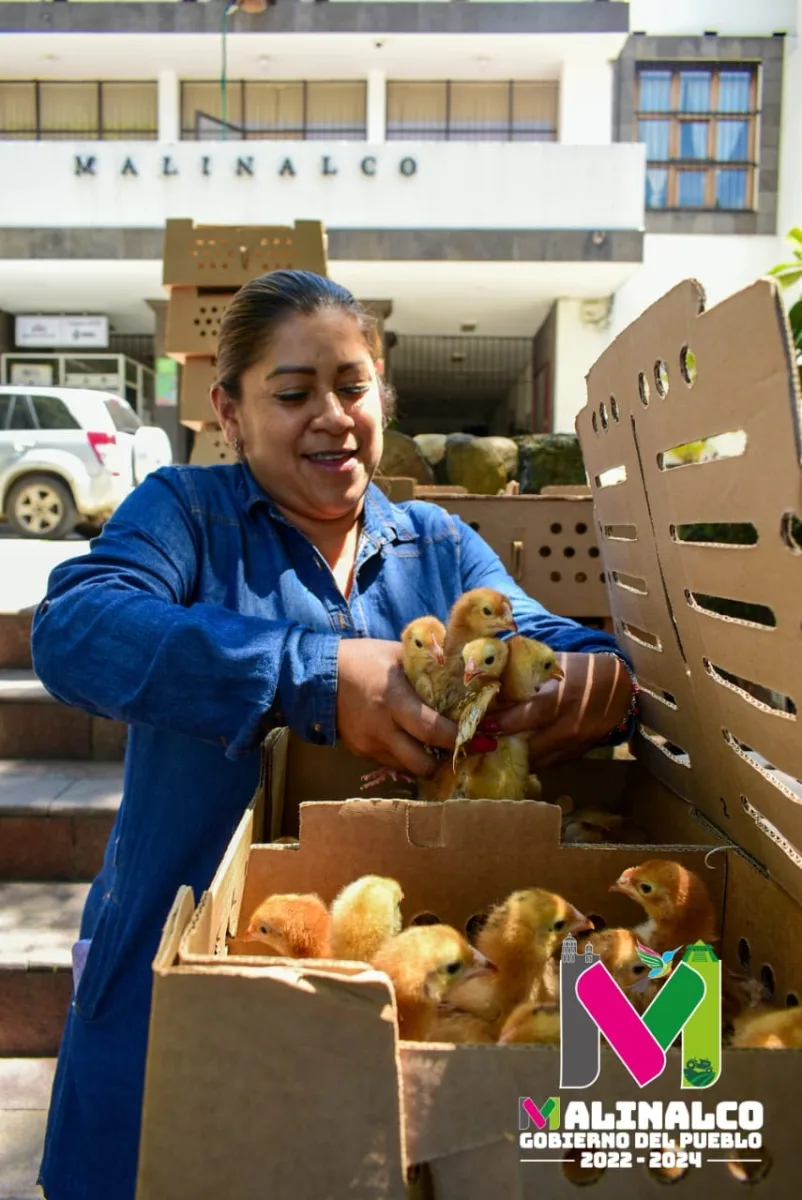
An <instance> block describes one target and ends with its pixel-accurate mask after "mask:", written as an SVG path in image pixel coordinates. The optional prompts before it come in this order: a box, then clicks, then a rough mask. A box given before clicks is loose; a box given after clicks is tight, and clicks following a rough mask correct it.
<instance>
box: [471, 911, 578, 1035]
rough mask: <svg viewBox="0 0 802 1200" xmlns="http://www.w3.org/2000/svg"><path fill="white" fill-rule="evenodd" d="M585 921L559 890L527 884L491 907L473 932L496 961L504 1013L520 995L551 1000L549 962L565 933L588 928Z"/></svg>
mask: <svg viewBox="0 0 802 1200" xmlns="http://www.w3.org/2000/svg"><path fill="white" fill-rule="evenodd" d="M592 928H593V926H592V925H591V923H590V921H588V919H587V918H586V917H584V916H583V915H582V913H581V912H579V911H578V910H577V909H576V908H574V906H573V904H569V902H568V901H567V900H564V899H563V897H562V896H558V895H556V894H555V893H554V892H547V891H544V890H543V889H542V888H526V889H524V890H522V891H519V892H513V893H512V895H511V896H508V897H507V899H506V900H505V901H504V902H503V903H502V904H499V905H497V906H496V907H495V908H494V909H492V911H491V913H490V916H489V917H488V919H487V921H486V922H485V924H484V926H483V928H482V929H481V930H480V932H479V934H478V935H477V938H476V944H477V946H478V948H479V950H480V951H481V952H482V954H484V955H485V956H486V957H487V958H489V959H490V961H491V962H492V963H493V964H494V965H495V967H496V972H497V984H496V986H497V988H498V995H499V1001H500V1005H501V1009H502V1012H503V1013H504V1015H505V1017H506V1016H507V1015H509V1013H511V1012H512V1010H513V1009H514V1008H515V1007H516V1006H517V1005H519V1004H523V1002H524V1001H529V1002H531V1003H533V1004H534V1003H536V1002H538V1001H546V1002H549V1001H556V999H557V977H556V975H555V978H554V979H551V978H550V977H549V975H550V972H549V967H550V964H551V963H552V960H553V957H554V955H555V954H556V953H557V952H558V951H559V949H560V947H561V946H562V943H563V941H564V939H565V938H566V937H567V936H568V934H569V933H571V934H577V933H581V932H583V931H585V930H590V929H592Z"/></svg>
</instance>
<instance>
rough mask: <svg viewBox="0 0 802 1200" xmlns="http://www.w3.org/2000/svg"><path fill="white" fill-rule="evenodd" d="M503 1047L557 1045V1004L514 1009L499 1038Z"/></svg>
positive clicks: (530, 1005) (523, 1006)
mask: <svg viewBox="0 0 802 1200" xmlns="http://www.w3.org/2000/svg"><path fill="white" fill-rule="evenodd" d="M498 1040H499V1042H500V1043H501V1045H502V1046H512V1045H521V1044H537V1045H541V1046H548V1045H556V1044H557V1043H558V1042H559V1040H560V1010H559V1008H558V1007H557V1005H556V1004H531V1003H530V1002H529V1001H528V1000H527V1001H526V1002H525V1003H523V1004H519V1005H518V1006H517V1008H514V1009H513V1011H512V1012H511V1013H510V1015H509V1017H508V1018H507V1020H506V1021H505V1023H504V1028H503V1029H502V1031H501V1035H500V1036H499V1039H498Z"/></svg>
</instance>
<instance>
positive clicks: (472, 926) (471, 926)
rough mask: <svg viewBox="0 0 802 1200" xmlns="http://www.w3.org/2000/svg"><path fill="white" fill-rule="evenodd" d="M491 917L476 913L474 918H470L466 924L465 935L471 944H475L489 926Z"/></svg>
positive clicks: (487, 914)
mask: <svg viewBox="0 0 802 1200" xmlns="http://www.w3.org/2000/svg"><path fill="white" fill-rule="evenodd" d="M489 916H490V914H489V913H486V912H478V913H474V914H473V916H472V917H468V920H467V921H466V922H465V934H466V936H467V938H468V941H469V942H473V941H475V940H476V938H477V937H478V936H479V934H480V933H481V932H482V930H483V929H484V927H485V925H486V924H487V918H488V917H489Z"/></svg>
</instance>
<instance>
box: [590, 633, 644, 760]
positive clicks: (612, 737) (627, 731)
mask: <svg viewBox="0 0 802 1200" xmlns="http://www.w3.org/2000/svg"><path fill="white" fill-rule="evenodd" d="M596 653H597V654H609V655H610V656H611V657H612V658H617V659H618V661H619V662H620V663H621V665H622V666H623V667H625V668H626V671H627V673H628V675H629V678H630V680H631V681H632V695H631V697H630V701H629V708H628V709H627V711H626V714H625V716H624V719H623V721H621V722H620V723H619V724H618V725H616V726H615V728H614V729H611V730H610V732H609V733H607V734H605V735H604V737H603V738H602V739H601V741H600V742H599V743H598V744H599V745H600V746H609V745H610V744H611V743H612V742H613V741H616V742H617V741H618V740H619V739H620V738H622V737H624V736H625V735H626V737H627V740H628V739H629V737H631V736H632V734H633V733H634V732H635V723H636V722H637V721H638V719H639V718H640V700H639V699H638V697H639V696H640V686H639V684H638V680H637V678H636V676H635V672H634V671H633V670H632V667H630V665H629V663H628V662H626V661H625V660H624V659H623V658H622V657H621V655H620V654H616V653H615V651H614V650H597V651H596Z"/></svg>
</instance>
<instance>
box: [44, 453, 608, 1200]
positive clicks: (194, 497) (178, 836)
mask: <svg viewBox="0 0 802 1200" xmlns="http://www.w3.org/2000/svg"><path fill="white" fill-rule="evenodd" d="M480 585H486V586H490V587H495V588H498V589H499V590H500V591H502V592H504V593H506V594H507V595H508V596H509V597H510V599H511V601H512V604H513V611H514V614H515V619H516V621H517V623H518V627H519V629H520V631H521V632H522V633H524V634H529V635H531V636H534V637H538V638H540V639H542V640H543V641H546V642H548V643H549V644H550V645H551V646H553V647H554V648H555V649H559V650H565V651H582V652H589V653H592V652H596V651H600V652H608V653H609V652H614V653H616V652H617V650H616V646H615V642H614V641H613V639H612V638H611V637H610V636H609V635H607V634H604V633H600V632H598V631H595V630H590V629H586V628H584V627H582V626H580V625H578V624H576V623H575V622H573V621H570V620H567V619H565V618H561V617H557V616H554V615H552V614H550V613H548V612H546V610H545V609H544V608H543V607H542V606H541V605H539V604H538V603H537V602H536V601H535V600H533V599H530V598H529V597H528V596H527V595H526V594H525V593H524V592H523V591H522V590H521V589H520V588H519V587H518V585H517V584H516V583H515V582H514V581H513V579H512V578H511V577H510V576H509V575H508V574H507V572H506V571H505V569H504V567H503V566H502V563H501V561H500V560H499V558H498V557H497V556H496V555H495V554H494V552H493V551H492V550H491V549H490V548H489V546H487V544H486V543H485V542H484V541H483V540H482V539H481V537H480V536H479V535H478V534H477V533H475V532H474V531H473V530H472V529H471V528H469V527H468V526H467V525H466V524H465V523H464V522H462V521H461V520H460V519H459V518H458V517H456V516H452V515H450V514H449V513H447V512H446V511H445V510H444V509H442V508H440V507H439V506H437V505H434V504H425V503H422V502H416V501H413V502H410V503H407V504H403V505H393V504H391V503H390V502H389V501H388V500H387V499H386V498H385V497H384V495H383V494H382V493H381V492H380V491H379V489H378V488H376V487H374V486H373V485H371V486H370V488H369V489H368V493H367V496H366V500H365V512H364V524H363V532H362V535H361V540H360V544H359V548H358V552H357V559H356V569H355V572H354V583H353V587H352V590H351V594H350V596H349V597H348V599H346V598H345V597H344V596H343V595H342V593H341V592H340V590H339V589H338V587H337V584H336V582H335V580H334V577H333V575H332V572H331V570H330V568H329V566H328V564H327V563H326V562H325V560H324V558H323V557H322V555H321V554H320V553H319V551H318V550H316V549H315V547H314V546H313V545H312V544H311V542H310V541H309V540H308V539H307V538H306V537H305V535H304V534H302V533H301V532H300V531H299V530H298V529H297V528H296V527H295V526H293V525H292V524H291V523H290V522H289V521H288V520H287V519H286V518H284V517H283V516H282V515H281V514H280V513H279V512H278V510H277V509H276V507H275V505H274V504H273V503H272V501H271V500H270V499H269V497H268V496H267V495H266V493H265V492H264V491H263V490H262V488H261V487H260V486H259V485H258V484H257V483H256V481H255V479H254V478H253V476H252V475H251V473H250V471H249V469H248V468H247V466H245V465H244V464H236V465H234V466H218V467H200V468H199V467H167V468H164V469H162V470H160V471H157V472H155V473H153V474H151V475H149V476H148V477H147V478H146V479H145V480H144V482H143V483H141V484H140V485H139V486H138V487H137V488H136V489H135V490H134V491H133V493H132V494H131V495H130V496H129V497H128V498H127V499H126V500H125V502H124V503H123V504H122V505H121V507H120V508H119V509H118V510H117V513H116V514H115V515H114V517H112V519H111V520H110V521H109V522H108V523H107V525H106V527H105V529H104V531H103V534H102V536H101V537H100V538H98V539H97V540H95V541H94V542H93V543H92V546H91V550H90V552H89V553H88V554H85V555H83V556H81V557H78V558H73V559H70V560H69V561H67V562H65V563H63V564H62V565H61V566H58V567H56V569H55V570H54V571H53V573H52V575H51V577H50V582H49V590H48V593H47V596H46V598H45V599H44V600H43V601H42V603H41V604H40V606H39V609H38V611H37V613H36V616H35V620H34V625H33V660H34V667H35V670H36V673H37V674H38V676H39V677H40V679H41V680H42V682H43V683H44V685H45V687H46V688H47V689H48V691H50V692H51V693H52V694H53V695H54V696H56V697H57V698H58V699H59V700H62V701H64V702H65V703H67V704H72V705H77V706H78V707H79V708H83V709H86V710H87V711H89V712H92V713H96V714H99V715H101V716H106V717H113V718H115V719H117V720H119V721H125V722H127V723H128V724H129V726H130V730H129V738H128V748H127V752H126V757H125V769H124V786H123V799H122V804H121V806H120V810H119V814H118V817H117V821H116V823H115V826H114V829H113V831H112V834H111V837H110V839H109V844H108V846H107V849H106V854H105V860H104V864H103V867H102V870H101V872H100V874H99V875H98V877H97V878H96V879H95V881H94V883H93V885H92V888H91V890H90V893H89V897H88V900H87V903H86V908H85V911H84V915H83V921H82V926H81V937H82V938H86V939H91V945H90V948H89V953H88V957H87V960H86V965H85V968H84V971H83V974H82V976H81V978H80V982H79V984H78V987H77V991H76V994H75V995H74V997H73V1000H72V1003H71V1006H70V1011H69V1015H68V1019H67V1025H66V1029H65V1033H64V1038H63V1041H62V1046H61V1050H60V1053H59V1061H58V1069H57V1073H56V1080H55V1085H54V1090H53V1098H52V1101H51V1108H50V1115H49V1121H48V1129H47V1139H46V1145H45V1156H44V1161H43V1164H42V1173H41V1178H40V1182H41V1183H42V1185H43V1187H44V1189H45V1194H46V1196H47V1198H48V1200H109V1198H110V1197H113V1198H114V1200H131V1198H132V1197H133V1195H134V1190H135V1177H136V1160H137V1150H138V1138H139V1124H140V1110H141V1103H142V1091H143V1082H144V1068H145V1054H146V1045H147V1028H148V1018H149V1010H150V993H151V962H152V959H153V956H154V954H155V951H156V948H157V945H158V941H159V937H160V934H161V930H162V926H163V924H164V921H165V919H166V917H167V913H168V911H169V909H170V907H171V905H172V902H173V900H174V899H175V895H176V891H177V889H178V887H179V886H180V885H181V884H189V885H191V887H192V889H193V891H194V893H195V896H196V897H198V896H199V895H200V893H201V892H202V891H203V890H204V889H205V888H207V887H208V885H209V883H210V881H211V878H212V875H213V874H214V871H215V869H216V867H217V864H218V863H219V861H220V858H221V857H222V854H223V851H224V849H225V847H226V844H227V842H228V840H229V838H230V837H231V834H232V833H233V830H234V828H235V826H236V824H237V821H238V820H239V818H240V817H241V815H242V813H243V811H244V809H245V807H246V805H247V804H248V802H249V800H250V798H251V796H252V794H253V792H254V790H255V788H256V786H257V783H258V778H259V767H260V757H259V746H260V743H261V741H262V739H263V738H264V736H265V734H266V733H267V731H268V730H269V729H271V728H272V727H274V726H278V725H286V726H289V727H290V728H291V729H292V730H293V731H294V732H295V733H296V734H297V735H298V736H299V737H301V738H303V739H305V740H307V741H310V742H316V743H318V744H321V745H333V744H334V742H335V740H336V722H335V716H336V693H337V648H338V645H339V641H340V639H341V638H343V637H372V638H390V639H397V638H398V637H399V636H400V633H401V630H402V629H403V628H404V626H405V625H406V624H407V622H409V621H410V620H412V619H413V618H414V617H417V616H420V615H422V614H423V613H433V614H435V615H436V616H438V617H439V618H440V619H441V620H445V618H446V616H447V613H448V611H449V609H450V607H451V605H452V604H453V603H454V601H455V600H456V599H457V598H458V597H459V596H460V595H461V594H462V593H463V592H464V591H466V590H467V589H469V588H473V587H477V586H480ZM621 657H622V658H623V655H622V656H621Z"/></svg>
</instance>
